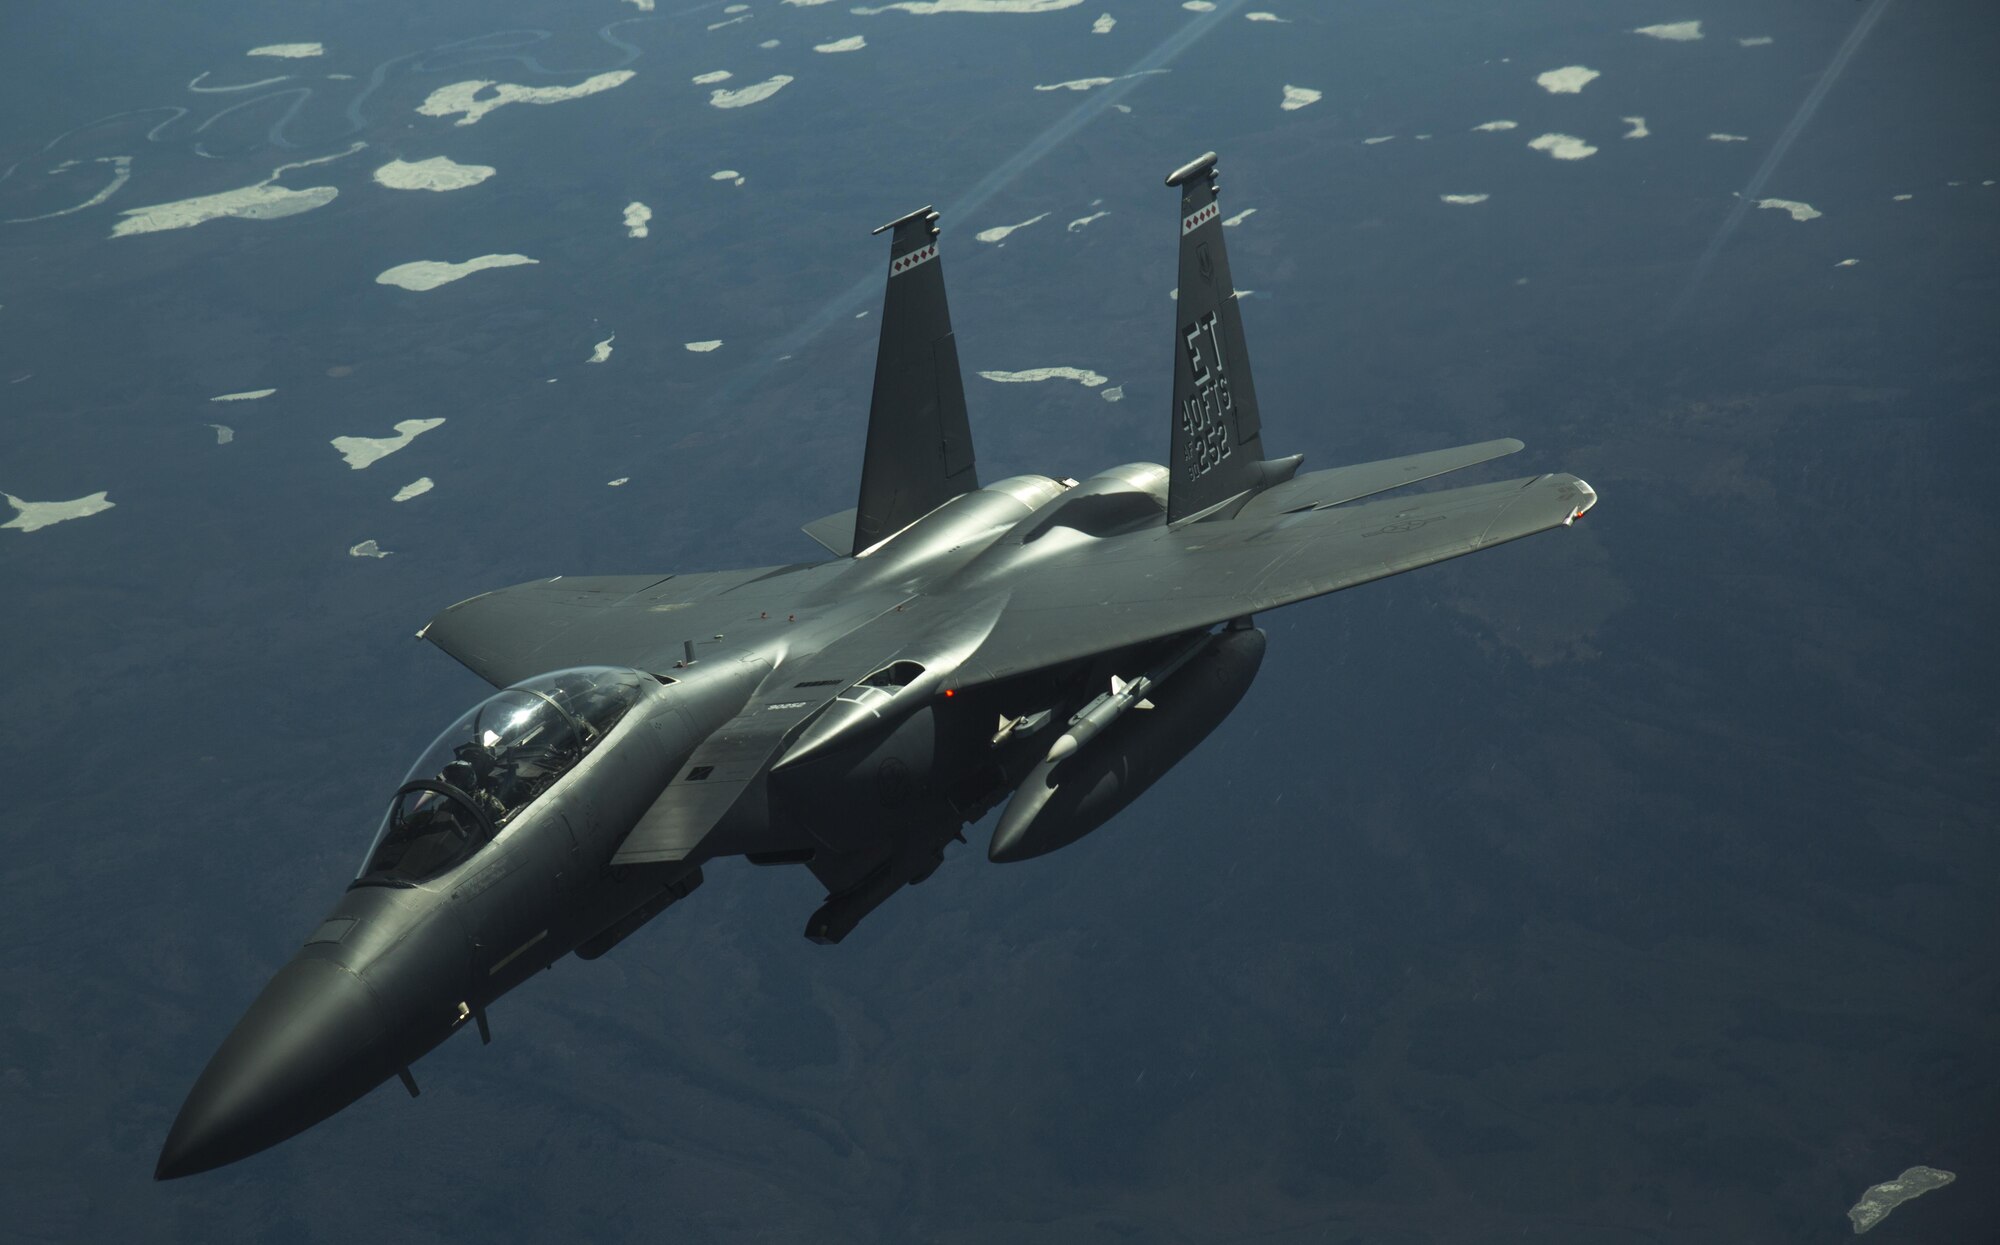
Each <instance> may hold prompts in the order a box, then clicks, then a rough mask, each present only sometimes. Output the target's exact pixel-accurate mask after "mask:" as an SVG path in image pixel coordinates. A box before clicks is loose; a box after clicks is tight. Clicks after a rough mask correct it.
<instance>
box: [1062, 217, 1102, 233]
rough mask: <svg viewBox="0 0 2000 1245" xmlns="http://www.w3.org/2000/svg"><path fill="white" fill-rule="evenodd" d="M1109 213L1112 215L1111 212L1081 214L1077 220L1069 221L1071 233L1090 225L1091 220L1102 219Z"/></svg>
mask: <svg viewBox="0 0 2000 1245" xmlns="http://www.w3.org/2000/svg"><path fill="white" fill-rule="evenodd" d="M1109 215H1111V213H1109V212H1092V213H1091V214H1090V215H1088V216H1079V217H1077V218H1076V219H1075V220H1073V221H1071V222H1070V223H1069V231H1070V232H1071V233H1075V232H1076V231H1077V230H1079V229H1081V228H1083V227H1084V226H1085V225H1088V224H1089V223H1090V222H1092V221H1094V220H1102V219H1104V218H1105V217H1107V216H1109Z"/></svg>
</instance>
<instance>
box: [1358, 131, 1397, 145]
mask: <svg viewBox="0 0 2000 1245" xmlns="http://www.w3.org/2000/svg"><path fill="white" fill-rule="evenodd" d="M1395 137H1396V136H1395V135H1394V134H1377V135H1376V136H1375V137H1373V138H1364V139H1362V140H1361V145H1362V146H1363V147H1379V146H1380V145H1382V144H1383V143H1386V142H1389V141H1391V140H1392V139H1394V138H1395Z"/></svg>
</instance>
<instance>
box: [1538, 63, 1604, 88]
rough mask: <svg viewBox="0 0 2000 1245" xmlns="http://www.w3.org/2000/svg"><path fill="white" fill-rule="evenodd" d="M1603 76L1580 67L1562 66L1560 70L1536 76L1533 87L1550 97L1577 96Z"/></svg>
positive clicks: (1552, 70) (1593, 70)
mask: <svg viewBox="0 0 2000 1245" xmlns="http://www.w3.org/2000/svg"><path fill="white" fill-rule="evenodd" d="M1603 76H1604V75H1603V74H1601V73H1599V72H1597V71H1596V70H1595V69H1586V68H1584V67H1583V66H1582V65H1564V66H1563V67H1562V68H1561V69H1551V70H1549V71H1548V72H1547V73H1539V74H1536V75H1535V85H1537V86H1539V87H1541V88H1542V89H1543V90H1544V91H1547V92H1548V93H1549V94H1551V95H1578V94H1581V93H1582V92H1583V88H1585V87H1587V86H1589V85H1590V84H1591V82H1592V81H1594V80H1595V79H1598V78H1601V77H1603Z"/></svg>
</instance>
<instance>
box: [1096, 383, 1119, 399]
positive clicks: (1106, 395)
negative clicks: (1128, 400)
mask: <svg viewBox="0 0 2000 1245" xmlns="http://www.w3.org/2000/svg"><path fill="white" fill-rule="evenodd" d="M1097 396H1098V397H1100V398H1103V399H1104V400H1105V401H1106V402H1122V401H1124V400H1125V386H1123V385H1113V386H1111V388H1109V389H1106V390H1104V391H1103V392H1101V393H1099V394H1098V395H1097Z"/></svg>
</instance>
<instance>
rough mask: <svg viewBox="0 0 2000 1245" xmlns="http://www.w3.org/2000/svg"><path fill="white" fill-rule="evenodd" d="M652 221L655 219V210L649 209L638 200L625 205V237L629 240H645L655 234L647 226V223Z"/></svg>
mask: <svg viewBox="0 0 2000 1245" xmlns="http://www.w3.org/2000/svg"><path fill="white" fill-rule="evenodd" d="M651 219H653V209H652V208H649V207H647V206H646V205H645V204H643V203H641V202H639V201H638V200H637V199H634V200H632V202H630V203H628V204H626V205H625V236H626V237H628V238H643V237H645V236H646V235H647V234H649V233H651V232H653V231H652V230H651V229H650V228H648V227H647V225H646V222H647V221H649V220H651Z"/></svg>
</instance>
